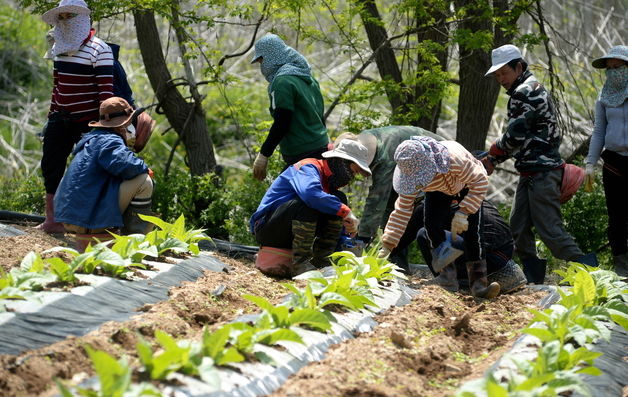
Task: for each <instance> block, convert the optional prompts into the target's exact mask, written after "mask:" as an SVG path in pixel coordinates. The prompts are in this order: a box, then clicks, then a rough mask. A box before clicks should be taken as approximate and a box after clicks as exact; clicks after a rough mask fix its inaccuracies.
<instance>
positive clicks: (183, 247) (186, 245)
mask: <svg viewBox="0 0 628 397" xmlns="http://www.w3.org/2000/svg"><path fill="white" fill-rule="evenodd" d="M139 216H140V218H142V220H144V221H147V222H150V223H152V224H154V225H156V226H157V227H158V228H159V229H160V230H153V231H151V232H149V233H148V234H146V241H147V242H149V243H150V244H152V245H153V246H156V247H157V252H158V253H159V255H162V254H163V253H164V252H166V251H172V252H175V253H184V252H191V253H192V254H194V255H198V254H199V253H200V249H199V248H198V242H199V241H201V240H210V238H209V237H207V235H206V234H205V233H204V230H203V229H190V230H188V229H186V228H185V217H184V216H183V214H182V215H181V216H179V217H178V218H177V220H176V221H174V223H168V222H166V221H163V220H161V219H159V218H158V217H156V216H149V215H142V214H140V215H139Z"/></svg>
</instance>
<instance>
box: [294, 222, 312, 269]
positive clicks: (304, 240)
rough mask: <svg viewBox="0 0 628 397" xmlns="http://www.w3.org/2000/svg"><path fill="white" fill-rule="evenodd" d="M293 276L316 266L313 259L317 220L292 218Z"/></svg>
mask: <svg viewBox="0 0 628 397" xmlns="http://www.w3.org/2000/svg"><path fill="white" fill-rule="evenodd" d="M292 236H293V238H292V256H293V260H292V276H293V277H294V276H298V275H299V274H301V273H304V272H306V271H309V270H313V269H314V266H312V264H311V263H310V261H311V260H312V246H313V245H314V238H315V236H316V222H304V221H298V220H292Z"/></svg>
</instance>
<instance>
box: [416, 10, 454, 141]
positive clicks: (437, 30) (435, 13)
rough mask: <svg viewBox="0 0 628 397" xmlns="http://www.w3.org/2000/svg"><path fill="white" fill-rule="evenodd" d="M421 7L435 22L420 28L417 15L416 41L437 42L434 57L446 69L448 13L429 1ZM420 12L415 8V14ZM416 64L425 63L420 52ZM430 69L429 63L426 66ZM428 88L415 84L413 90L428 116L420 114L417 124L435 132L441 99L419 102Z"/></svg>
mask: <svg viewBox="0 0 628 397" xmlns="http://www.w3.org/2000/svg"><path fill="white" fill-rule="evenodd" d="M422 7H425V8H426V10H425V11H427V13H428V15H429V16H430V17H431V18H429V19H430V20H434V21H436V23H434V24H432V23H431V22H430V26H429V27H427V28H423V29H421V27H422V26H423V24H424V23H425V21H421V20H419V18H418V17H417V21H416V23H417V28H418V29H419V32H418V33H417V41H418V42H419V43H423V42H425V41H427V40H429V41H432V42H434V43H438V44H440V45H442V46H443V49H442V50H441V51H438V53H437V54H436V57H437V58H438V63H439V65H440V68H441V70H447V58H448V54H447V47H446V45H447V42H448V40H449V28H448V26H447V24H446V21H447V17H448V15H447V14H446V12H447V11H446V9H439V8H438V7H437V6H436V5H433V4H431V3H430V2H426V3H423V4H422ZM420 14H421V13H419V12H418V10H417V15H420ZM417 64H418V65H419V66H418V67H419V68H421V65H425V61H424V60H423V59H422V57H421V54H420V53H418V54H417ZM427 67H428V68H430V69H431V65H429V66H427ZM428 90H429V87H422V86H419V85H417V86H416V87H415V90H414V98H416V99H415V101H416V103H415V105H418V106H426V107H427V111H428V113H429V116H422V117H421V118H419V119H418V122H417V124H416V125H417V126H418V127H421V128H424V129H426V130H428V131H432V132H436V129H437V128H438V119H439V118H440V111H441V104H442V100H440V101H438V103H436V104H435V105H430V104H428V103H426V104H423V103H421V98H423V97H424V96H425V95H426V91H428Z"/></svg>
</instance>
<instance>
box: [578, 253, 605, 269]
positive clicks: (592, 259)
mask: <svg viewBox="0 0 628 397" xmlns="http://www.w3.org/2000/svg"><path fill="white" fill-rule="evenodd" d="M573 261H574V262H578V263H582V264H585V265H587V266H593V267H599V266H600V263H599V262H598V260H597V255H596V253H595V252H590V253H588V254H584V255H580V256H579V257H577V258H576V259H574V260H573Z"/></svg>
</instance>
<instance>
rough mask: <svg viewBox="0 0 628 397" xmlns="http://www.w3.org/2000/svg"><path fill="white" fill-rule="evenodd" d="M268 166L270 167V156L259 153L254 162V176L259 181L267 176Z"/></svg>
mask: <svg viewBox="0 0 628 397" xmlns="http://www.w3.org/2000/svg"><path fill="white" fill-rule="evenodd" d="M266 167H268V157H266V156H264V155H263V154H261V153H258V154H257V157H255V161H254V162H253V177H254V178H255V179H257V180H258V181H263V180H264V178H266Z"/></svg>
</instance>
